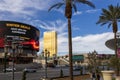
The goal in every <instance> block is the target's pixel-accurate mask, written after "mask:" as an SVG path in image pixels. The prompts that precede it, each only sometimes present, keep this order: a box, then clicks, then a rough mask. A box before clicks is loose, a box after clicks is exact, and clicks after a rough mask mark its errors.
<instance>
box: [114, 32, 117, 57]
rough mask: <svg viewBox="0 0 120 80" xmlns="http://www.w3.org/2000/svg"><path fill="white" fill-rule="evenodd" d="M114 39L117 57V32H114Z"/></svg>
mask: <svg viewBox="0 0 120 80" xmlns="http://www.w3.org/2000/svg"><path fill="white" fill-rule="evenodd" d="M114 39H115V56H116V58H117V38H116V33H114Z"/></svg>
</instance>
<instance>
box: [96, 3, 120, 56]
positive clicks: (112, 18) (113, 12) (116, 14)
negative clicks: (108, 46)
mask: <svg viewBox="0 0 120 80" xmlns="http://www.w3.org/2000/svg"><path fill="white" fill-rule="evenodd" d="M117 22H120V6H119V5H117V6H113V5H110V6H108V9H104V8H103V9H102V13H101V16H100V17H99V20H98V22H97V24H101V26H103V25H105V24H108V28H110V26H112V30H113V33H114V40H115V41H114V42H115V55H116V57H117V38H116V33H117V31H118V25H117Z"/></svg>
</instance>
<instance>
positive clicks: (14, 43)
mask: <svg viewBox="0 0 120 80" xmlns="http://www.w3.org/2000/svg"><path fill="white" fill-rule="evenodd" d="M16 44H17V43H16V42H14V41H13V42H12V50H13V54H12V56H13V59H12V62H13V67H12V74H13V77H12V79H13V80H14V58H15V49H16Z"/></svg>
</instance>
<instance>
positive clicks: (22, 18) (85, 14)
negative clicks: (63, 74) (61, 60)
mask: <svg viewBox="0 0 120 80" xmlns="http://www.w3.org/2000/svg"><path fill="white" fill-rule="evenodd" d="M60 1H62V0H0V20H7V21H8V20H10V21H17V22H22V23H27V24H31V25H33V26H35V27H37V28H38V29H39V30H40V52H41V51H42V48H43V32H44V31H52V30H55V31H57V33H58V53H59V55H62V54H63V53H67V52H68V37H67V36H68V34H67V19H66V18H65V16H64V6H63V7H62V8H60V9H59V10H57V9H53V10H52V11H50V12H48V8H49V7H50V6H51V5H53V4H54V3H56V2H60ZM90 1H91V2H92V3H93V4H95V6H96V8H95V9H93V8H91V7H89V6H87V5H83V4H76V5H77V9H78V12H77V13H74V12H73V16H72V40H73V53H85V52H91V51H94V50H96V51H97V52H98V53H106V54H107V53H114V52H113V51H112V50H110V49H108V48H107V47H106V46H105V42H106V41H107V40H109V39H111V38H113V33H112V28H109V29H108V28H107V25H105V26H102V27H101V26H100V25H96V22H97V21H98V18H99V16H100V14H101V9H102V8H106V9H107V8H108V5H110V4H112V5H116V4H117V3H119V4H120V0H90ZM119 25H120V24H119Z"/></svg>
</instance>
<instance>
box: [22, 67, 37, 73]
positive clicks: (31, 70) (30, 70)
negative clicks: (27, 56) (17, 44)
mask: <svg viewBox="0 0 120 80" xmlns="http://www.w3.org/2000/svg"><path fill="white" fill-rule="evenodd" d="M23 71H25V72H30V73H32V72H37V69H32V68H25V69H24V70H23Z"/></svg>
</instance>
